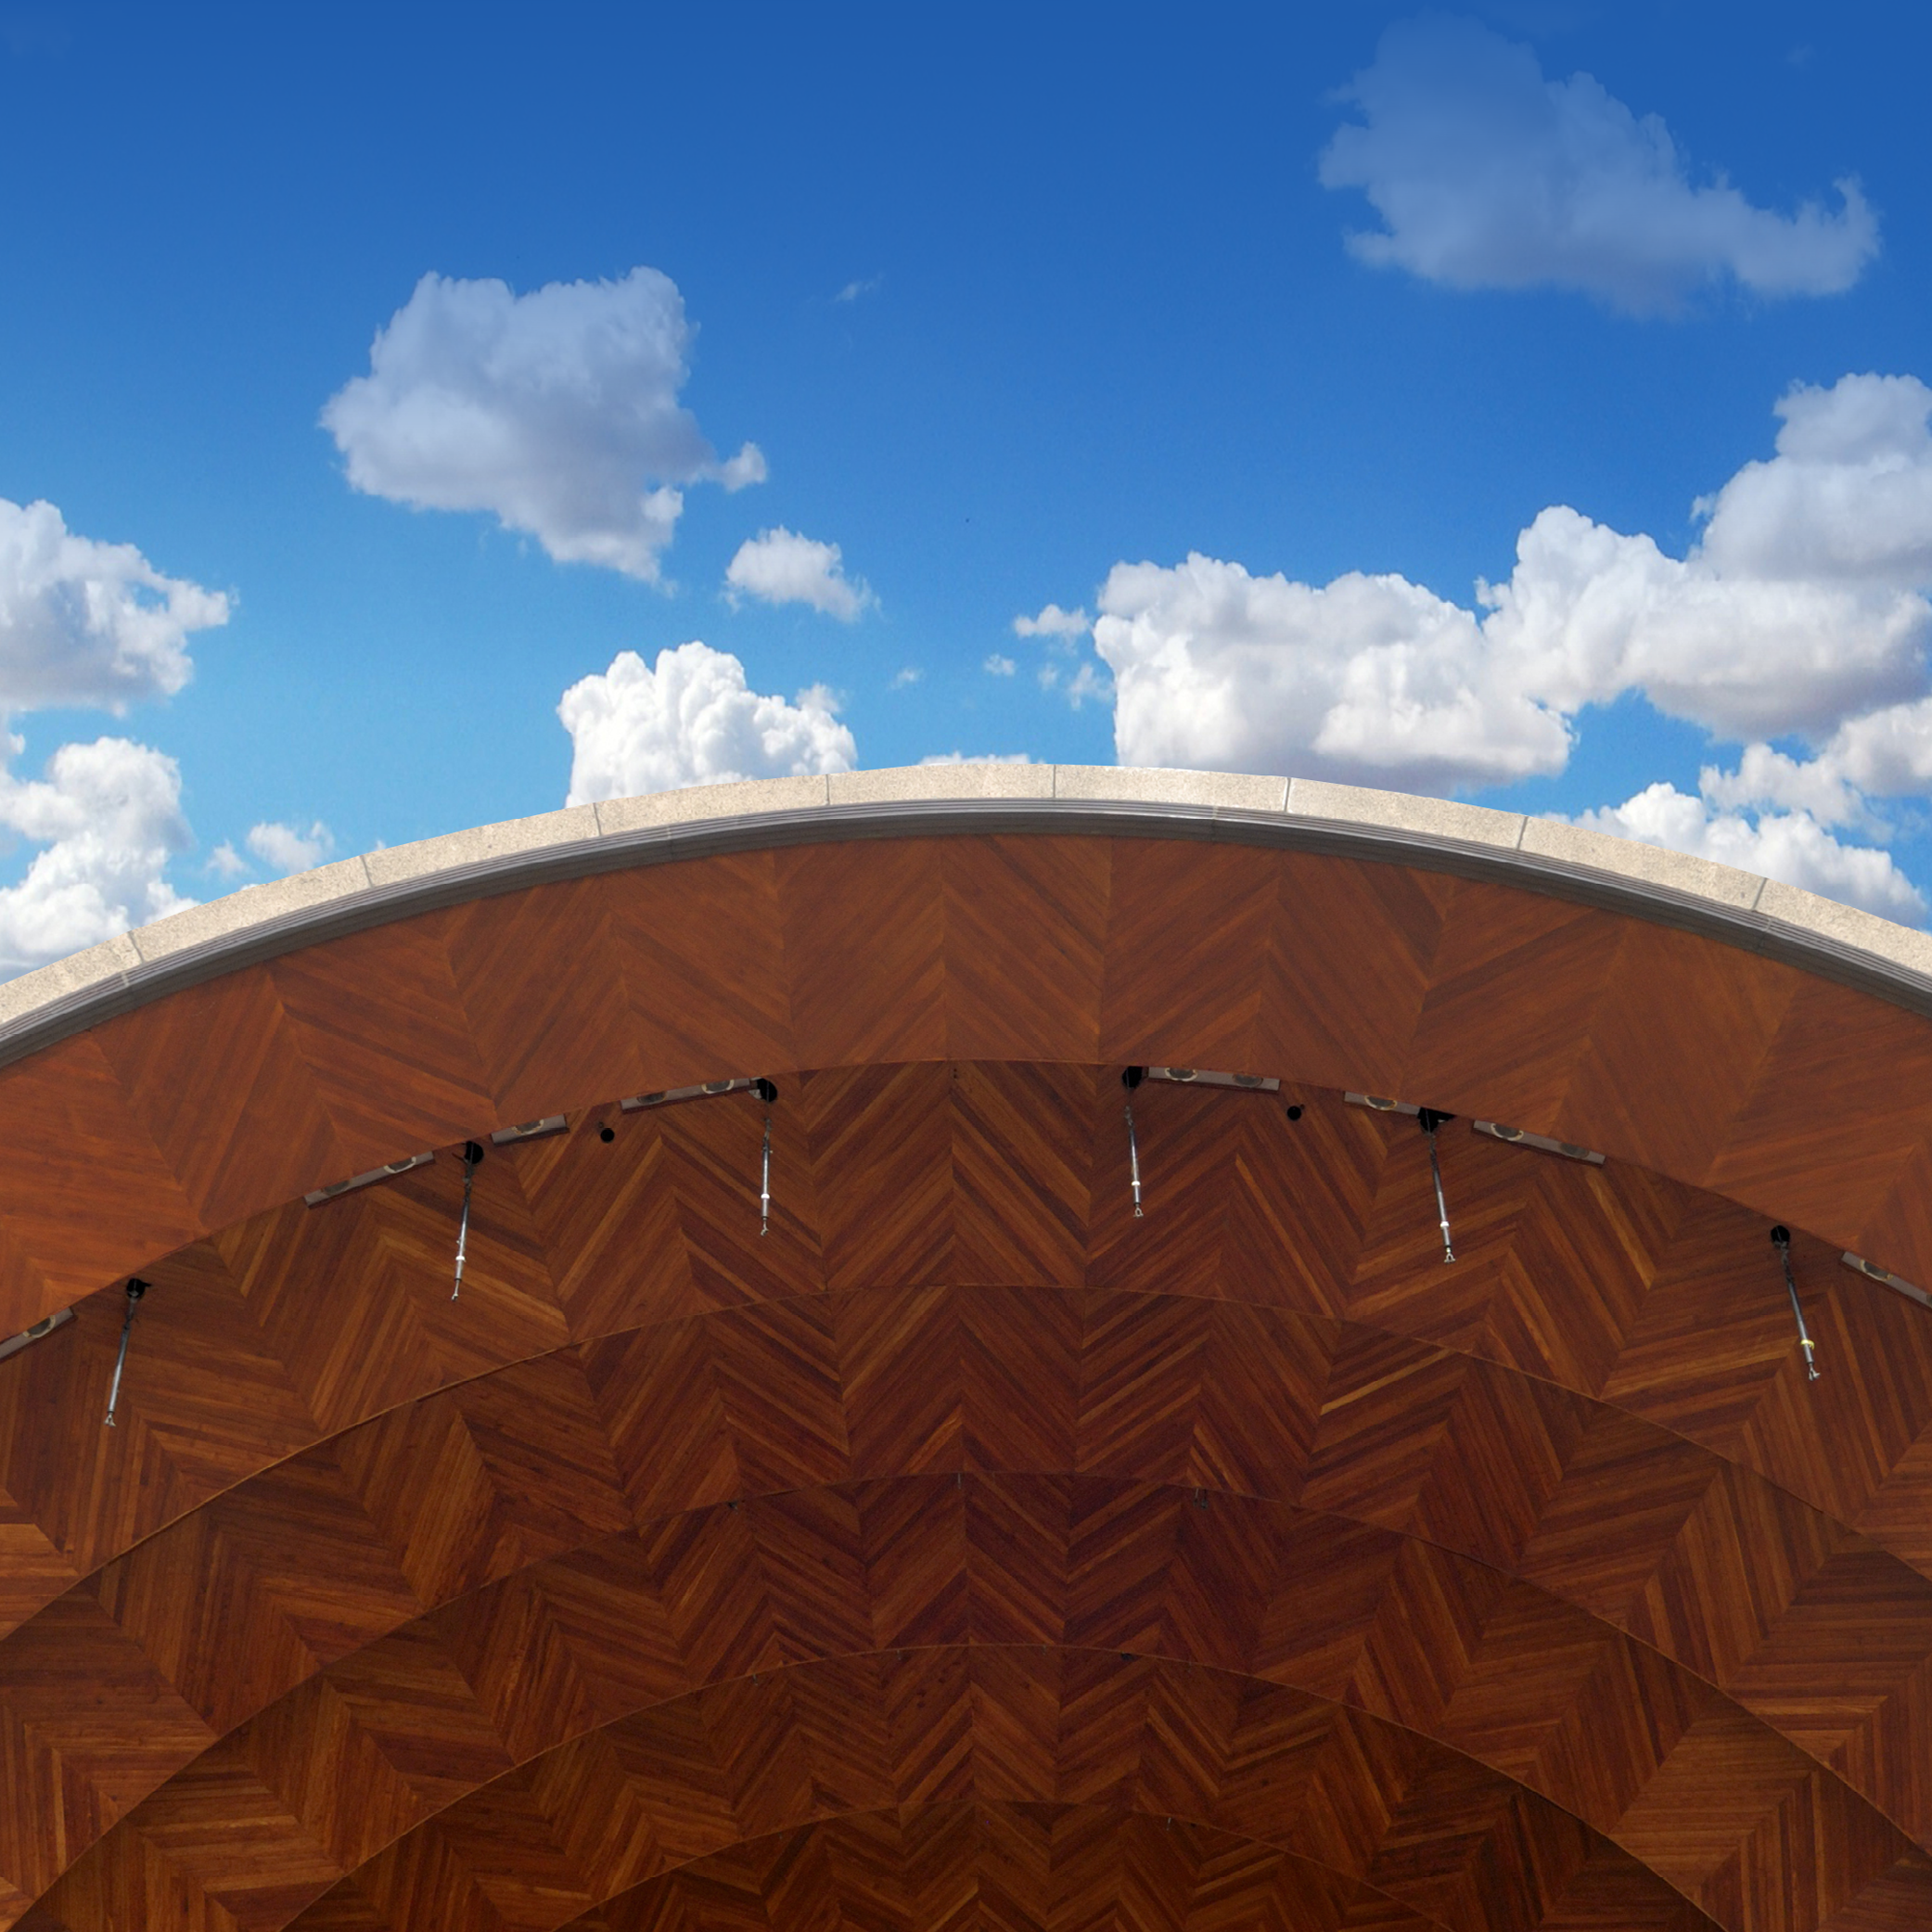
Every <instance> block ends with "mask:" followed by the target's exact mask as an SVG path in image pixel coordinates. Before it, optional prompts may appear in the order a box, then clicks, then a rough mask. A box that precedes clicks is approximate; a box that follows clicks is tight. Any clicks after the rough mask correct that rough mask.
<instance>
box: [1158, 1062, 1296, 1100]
mask: <svg viewBox="0 0 1932 1932" xmlns="http://www.w3.org/2000/svg"><path fill="white" fill-rule="evenodd" d="M1147 1078H1148V1079H1149V1080H1160V1081H1167V1082H1168V1083H1169V1084H1170V1085H1171V1086H1176V1087H1238V1088H1240V1089H1241V1090H1242V1092H1244V1093H1247V1094H1278V1093H1280V1092H1281V1082H1280V1081H1278V1080H1273V1079H1271V1078H1270V1077H1269V1076H1267V1075H1266V1074H1260V1073H1210V1072H1209V1071H1208V1069H1207V1068H1204V1067H1149V1068H1147Z"/></svg>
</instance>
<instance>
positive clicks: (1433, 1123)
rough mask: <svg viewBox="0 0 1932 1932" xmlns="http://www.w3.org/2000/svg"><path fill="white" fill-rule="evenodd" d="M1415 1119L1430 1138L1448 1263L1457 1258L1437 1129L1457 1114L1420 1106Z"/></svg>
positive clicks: (1444, 1257) (1431, 1170)
mask: <svg viewBox="0 0 1932 1932" xmlns="http://www.w3.org/2000/svg"><path fill="white" fill-rule="evenodd" d="M1415 1119H1416V1121H1417V1123H1418V1124H1419V1125H1420V1126H1421V1128H1422V1131H1423V1132H1425V1133H1426V1134H1427V1135H1428V1139H1429V1175H1430V1178H1431V1179H1432V1180H1433V1181H1434V1182H1435V1184H1436V1224H1437V1226H1438V1227H1439V1228H1440V1229H1441V1230H1442V1260H1443V1262H1444V1263H1445V1265H1446V1264H1447V1263H1448V1262H1451V1261H1452V1260H1455V1247H1454V1245H1453V1243H1452V1241H1451V1239H1450V1235H1449V1203H1448V1201H1447V1200H1445V1199H1444V1198H1443V1195H1442V1162H1441V1160H1440V1158H1439V1157H1438V1155H1437V1153H1436V1130H1437V1128H1439V1126H1441V1124H1442V1123H1443V1121H1445V1120H1454V1119H1455V1116H1454V1115H1453V1114H1445V1113H1442V1112H1441V1111H1439V1109H1438V1108H1436V1107H1417V1108H1416V1109H1415Z"/></svg>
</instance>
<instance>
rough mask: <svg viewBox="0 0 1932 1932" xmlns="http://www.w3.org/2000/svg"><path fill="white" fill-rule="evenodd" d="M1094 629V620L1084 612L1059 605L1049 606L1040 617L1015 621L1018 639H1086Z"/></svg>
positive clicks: (1014, 629) (1018, 618) (1014, 627)
mask: <svg viewBox="0 0 1932 1932" xmlns="http://www.w3.org/2000/svg"><path fill="white" fill-rule="evenodd" d="M1092 628H1093V620H1092V619H1091V618H1089V617H1088V615H1087V613H1086V612H1085V611H1084V610H1062V609H1061V608H1060V607H1059V606H1058V605H1057V604H1049V605H1048V606H1047V607H1046V608H1045V609H1044V610H1043V611H1042V612H1041V613H1040V614H1039V616H1038V617H1017V618H1015V619H1014V620H1013V634H1014V635H1015V636H1016V637H1059V638H1072V637H1084V636H1085V635H1086V634H1087V633H1088V632H1089V631H1090V630H1091V629H1092Z"/></svg>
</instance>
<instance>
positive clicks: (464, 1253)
mask: <svg viewBox="0 0 1932 1932" xmlns="http://www.w3.org/2000/svg"><path fill="white" fill-rule="evenodd" d="M482 1158H483V1144H482V1142H481V1141H465V1142H464V1143H463V1219H462V1220H461V1221H459V1222H457V1223H456V1285H455V1286H454V1287H453V1288H452V1289H451V1290H450V1299H451V1300H452V1301H454V1299H456V1297H457V1296H458V1295H460V1294H461V1293H462V1292H463V1264H464V1263H465V1262H466V1261H467V1260H468V1259H469V1196H470V1192H471V1190H472V1189H473V1188H474V1187H475V1185H476V1174H477V1163H478V1162H479V1161H480V1160H481V1159H482Z"/></svg>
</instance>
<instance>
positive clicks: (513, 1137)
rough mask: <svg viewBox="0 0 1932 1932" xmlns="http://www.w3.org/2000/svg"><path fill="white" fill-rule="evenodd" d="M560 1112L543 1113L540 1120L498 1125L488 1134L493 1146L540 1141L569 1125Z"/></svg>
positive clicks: (510, 1145) (560, 1131)
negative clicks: (494, 1130) (503, 1125)
mask: <svg viewBox="0 0 1932 1932" xmlns="http://www.w3.org/2000/svg"><path fill="white" fill-rule="evenodd" d="M569 1124H570V1123H569V1120H566V1119H565V1117H564V1116H563V1115H562V1114H545V1115H544V1118H543V1119H542V1120H525V1121H523V1122H522V1123H521V1124H520V1125H518V1126H516V1127H499V1128H498V1129H497V1130H496V1132H494V1133H493V1134H492V1135H491V1136H490V1145H492V1146H493V1147H514V1146H515V1145H517V1143H518V1141H540V1140H544V1139H546V1138H547V1137H548V1136H549V1135H551V1134H553V1133H562V1132H564V1130H565V1129H566V1128H568V1127H569Z"/></svg>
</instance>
